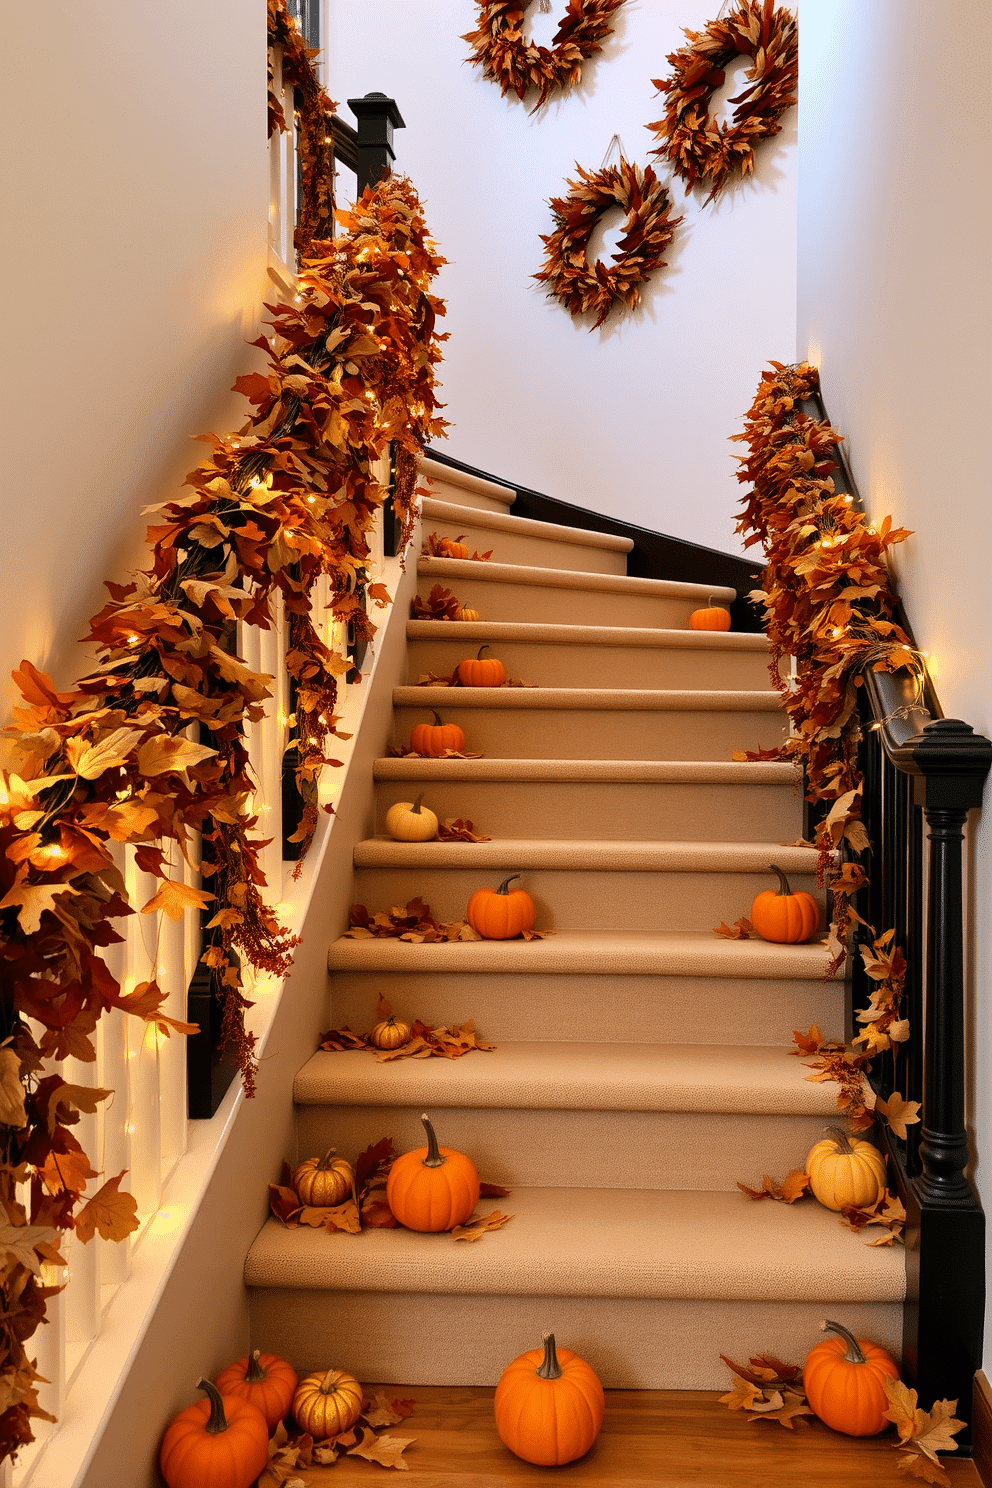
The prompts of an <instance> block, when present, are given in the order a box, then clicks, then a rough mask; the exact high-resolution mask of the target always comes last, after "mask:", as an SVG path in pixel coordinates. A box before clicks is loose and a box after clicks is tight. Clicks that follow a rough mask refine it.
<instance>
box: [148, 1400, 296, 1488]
mask: <svg viewBox="0 0 992 1488" xmlns="http://www.w3.org/2000/svg"><path fill="white" fill-rule="evenodd" d="M196 1388H197V1389H198V1390H206V1392H207V1395H208V1397H209V1398H208V1399H207V1400H198V1401H197V1402H196V1404H195V1405H191V1406H189V1407H188V1408H187V1409H186V1410H184V1411H180V1412H179V1415H178V1416H177V1417H176V1419H175V1420H174V1421H173V1422H172V1423H171V1425H170V1426H169V1427H168V1428H167V1430H166V1433H165V1435H164V1436H163V1438H162V1446H161V1448H160V1450H159V1456H158V1460H159V1466H160V1467H161V1469H162V1476H163V1478H164V1479H165V1481H166V1482H167V1483H168V1485H169V1488H204V1484H209V1485H210V1488H249V1484H251V1483H254V1481H255V1479H256V1478H257V1477H258V1475H259V1473H260V1472H261V1471H262V1468H263V1467H264V1466H265V1464H266V1463H267V1462H268V1460H269V1428H268V1426H267V1425H266V1424H265V1417H264V1416H263V1415H262V1412H261V1411H260V1410H259V1408H258V1406H257V1405H252V1403H251V1401H250V1400H239V1399H238V1397H237V1396H236V1395H224V1396H222V1395H221V1393H220V1391H219V1390H218V1389H217V1386H216V1385H214V1384H211V1382H210V1380H205V1379H199V1380H197V1382H196Z"/></svg>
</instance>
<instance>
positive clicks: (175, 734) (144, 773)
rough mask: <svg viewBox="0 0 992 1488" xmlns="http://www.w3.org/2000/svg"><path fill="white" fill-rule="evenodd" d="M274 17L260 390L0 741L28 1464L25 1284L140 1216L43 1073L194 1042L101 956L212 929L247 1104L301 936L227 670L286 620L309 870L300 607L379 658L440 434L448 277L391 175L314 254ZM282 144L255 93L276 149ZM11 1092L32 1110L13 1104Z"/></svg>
mask: <svg viewBox="0 0 992 1488" xmlns="http://www.w3.org/2000/svg"><path fill="white" fill-rule="evenodd" d="M269 18H270V25H271V39H272V40H273V41H277V42H278V43H279V44H280V45H281V46H282V47H283V51H284V69H285V73H284V75H285V76H286V78H287V80H288V81H290V82H291V83H292V85H293V87H294V88H295V89H296V90H297V97H298V98H299V99H300V103H301V125H302V131H301V133H302V138H301V143H300V148H301V165H302V175H303V195H304V200H303V201H302V203H301V213H300V227H299V229H298V233H297V243H298V245H299V246H300V247H301V249H302V250H304V257H303V259H302V261H301V267H300V272H299V275H298V279H297V284H296V293H295V295H294V296H293V297H292V298H290V299H288V300H287V301H285V302H282V303H280V304H275V305H270V306H269V307H268V309H269V311H270V312H271V318H270V321H269V325H270V327H271V334H270V335H264V336H260V337H259V338H258V340H257V342H256V343H255V344H256V345H257V346H258V347H259V348H260V350H261V351H262V352H263V353H264V354H265V355H266V357H267V359H268V360H267V364H266V365H265V369H264V370H262V371H253V372H250V373H248V374H247V375H245V376H241V377H239V378H238V379H237V381H236V383H235V389H236V390H237V391H238V392H239V393H240V394H242V395H243V396H244V397H245V398H246V400H247V403H248V405H250V413H249V415H248V416H247V418H246V421H245V422H244V424H243V425H242V427H241V428H240V429H239V430H238V431H237V432H236V433H225V434H222V435H218V434H209V435H206V436H203V437H202V440H201V442H202V444H203V445H204V446H205V447H206V449H205V456H204V458H203V459H202V461H201V462H200V463H199V464H198V465H197V467H196V468H195V469H194V470H193V471H192V472H191V473H190V474H189V476H188V477H187V479H186V483H185V486H184V488H183V490H182V491H181V492H180V493H179V494H177V495H175V496H173V497H171V498H169V499H167V500H165V501H164V502H161V503H160V504H158V505H157V506H153V507H151V508H150V510H151V511H153V512H154V513H155V516H154V517H153V519H152V522H153V524H152V525H151V526H150V527H149V528H148V533H147V536H148V543H149V548H150V553H149V557H148V560H147V564H146V566H145V567H144V569H143V570H142V571H141V572H139V573H138V574H137V575H136V576H135V577H134V578H133V580H132V581H131V582H129V583H126V584H118V583H108V585H107V590H108V598H107V602H106V603H105V604H104V606H103V608H102V609H101V610H100V611H99V613H98V614H97V615H95V616H94V617H93V619H92V621H91V627H90V631H89V634H88V636H86V637H85V640H86V642H87V643H88V647H89V650H88V653H87V654H88V655H90V656H92V657H93V665H92V670H91V671H90V672H89V673H88V674H87V675H86V676H84V677H83V678H82V679H81V680H80V681H78V682H77V683H76V684H75V686H74V687H72V688H70V689H68V690H66V691H60V690H58V689H57V688H56V687H55V686H54V685H53V683H52V681H51V679H50V678H48V677H47V676H45V675H44V673H42V672H40V671H39V670H38V669H37V668H36V667H35V666H34V665H33V664H32V663H31V662H30V661H27V660H26V661H24V662H22V663H21V665H20V667H19V668H18V669H17V671H16V672H15V673H14V676H15V680H16V682H17V683H18V686H19V688H20V691H21V695H22V699H23V702H22V705H21V706H20V707H19V708H17V709H16V710H15V714H14V717H15V726H14V727H12V728H10V729H8V730H6V731H5V733H4V736H3V738H2V740H0V916H2V949H3V965H4V978H3V986H4V1009H5V1013H4V1026H3V1034H4V1039H5V1050H4V1055H3V1059H4V1063H3V1076H2V1078H3V1087H4V1093H5V1103H6V1108H7V1112H8V1114H12V1115H13V1116H14V1118H15V1119H14V1122H13V1123H11V1124H6V1125H5V1139H4V1147H3V1155H2V1161H0V1206H2V1207H0V1220H2V1221H3V1224H4V1225H5V1226H6V1233H7V1234H8V1237H9V1238H8V1240H7V1242H6V1246H5V1249H4V1254H3V1255H2V1256H0V1262H2V1265H0V1310H2V1312H3V1315H4V1317H5V1318H6V1319H7V1326H6V1327H5V1328H4V1329H3V1331H2V1334H0V1380H2V1382H3V1392H2V1393H0V1405H2V1407H3V1408H2V1410H0V1460H6V1459H8V1458H10V1457H12V1456H13V1455H14V1454H15V1453H16V1452H17V1451H18V1449H19V1448H21V1447H23V1446H24V1445H25V1444H26V1443H28V1442H30V1441H31V1440H32V1439H33V1437H32V1428H31V1422H32V1419H39V1418H43V1417H44V1412H43V1411H41V1409H40V1408H39V1405H38V1400H37V1394H36V1387H37V1383H38V1380H39V1376H38V1375H37V1373H36V1371H35V1368H34V1365H33V1364H32V1363H31V1361H30V1358H29V1355H28V1351H27V1350H26V1348H25V1343H26V1341H27V1340H28V1339H29V1338H30V1337H31V1335H32V1334H33V1333H34V1331H35V1329H36V1328H37V1327H38V1325H39V1324H40V1323H41V1322H42V1321H43V1320H44V1317H45V1310H46V1304H47V1300H48V1298H50V1297H51V1296H52V1295H53V1293H54V1292H55V1291H57V1290H58V1288H57V1287H46V1286H43V1285H42V1283H41V1278H40V1275H39V1272H40V1266H41V1263H42V1262H44V1261H48V1262H51V1263H52V1264H53V1265H60V1264H62V1262H61V1260H60V1258H59V1253H58V1249H57V1241H58V1238H59V1235H60V1233H61V1232H63V1231H67V1230H75V1232H76V1234H77V1236H78V1238H79V1239H80V1240H81V1241H86V1240H88V1239H90V1238H91V1236H93V1235H94V1234H100V1235H102V1236H107V1237H109V1238H114V1239H120V1238H122V1237H123V1236H124V1235H127V1234H128V1233H130V1232H131V1231H133V1230H134V1229H135V1228H136V1227H137V1220H136V1217H135V1209H136V1206H135V1202H134V1200H133V1199H132V1198H131V1197H130V1196H129V1195H127V1194H126V1193H122V1192H121V1190H120V1183H121V1181H122V1179H123V1177H124V1174H123V1173H118V1174H99V1173H97V1171H96V1168H95V1164H93V1163H91V1162H90V1161H89V1159H88V1157H87V1155H86V1153H85V1152H84V1151H83V1148H82V1146H81V1144H80V1142H79V1140H78V1136H77V1131H78V1128H79V1122H80V1117H81V1113H84V1114H88V1113H89V1112H91V1111H93V1110H95V1109H96V1106H97V1105H98V1104H99V1103H101V1102H102V1101H104V1100H105V1099H106V1098H107V1096H108V1095H109V1092H107V1091H98V1090H93V1089H84V1088H83V1087H81V1086H75V1085H72V1084H69V1083H68V1082H67V1081H66V1080H65V1079H63V1077H62V1076H61V1075H59V1074H54V1073H51V1069H52V1066H53V1064H54V1063H55V1062H57V1061H61V1060H64V1059H67V1058H71V1059H73V1060H79V1061H81V1062H83V1063H87V1062H89V1063H92V1061H93V1059H94V1058H95V1041H96V1035H97V1030H98V1024H99V1022H100V1019H101V1018H102V1017H103V1016H104V1014H107V1013H112V1012H113V1011H114V1010H119V1011H121V1012H125V1013H129V1014H131V1015H132V1016H134V1017H136V1018H138V1019H140V1020H142V1022H144V1023H146V1024H148V1026H149V1031H154V1032H155V1033H156V1034H164V1035H168V1034H170V1033H172V1032H176V1031H179V1032H183V1033H185V1032H195V1031H196V1030H195V1028H194V1027H193V1025H189V1024H185V1023H182V1022H180V1021H179V1020H176V1019H173V1018H170V1017H169V1016H168V1015H167V1014H166V1013H165V1011H164V1007H163V1004H164V1001H165V992H164V990H163V989H162V987H160V986H159V984H158V983H157V982H156V981H154V980H150V981H145V982H142V983H140V984H139V985H138V986H137V987H134V988H130V987H129V988H128V989H127V990H126V991H125V990H124V989H123V988H122V987H121V986H120V984H119V983H118V980H117V978H116V976H115V975H114V973H113V971H112V970H111V967H110V965H108V961H107V960H106V959H104V955H105V952H106V950H107V948H109V947H113V946H114V945H115V944H116V943H119V942H120V940H121V935H120V933H119V930H118V928H116V926H117V923H118V922H119V921H120V920H121V918H122V917H124V916H126V915H131V914H134V913H136V912H141V913H143V914H146V915H151V914H156V913H162V914H164V915H165V916H167V917H168V918H169V919H171V920H176V921H178V920H180V919H181V918H182V916H183V914H184V913H185V911H186V910H187V909H191V910H193V912H194V913H196V914H199V913H200V912H201V911H202V910H204V909H206V911H207V917H208V920H209V923H208V926H207V931H206V941H207V945H206V949H205V951H204V956H203V960H204V963H205V965H206V967H207V968H208V969H209V972H210V977H211V982H212V988H213V992H214V993H215V995H216V999H217V1004H218V1006H219V1008H220V1009H221V1011H222V1030H221V1042H222V1043H223V1044H225V1045H226V1046H227V1047H228V1048H229V1049H230V1050H232V1051H233V1053H234V1055H235V1056H236V1057H237V1059H238V1061H239V1063H240V1066H241V1071H242V1076H243V1080H244V1085H245V1088H246V1091H247V1092H248V1093H250V1092H251V1090H252V1087H253V1081H254V1076H255V1056H254V1038H253V1035H252V1034H251V1033H250V1032H249V1031H248V1030H247V1029H246V1025H245V1021H244V1015H245V1011H246V1009H247V1008H248V1006H250V1004H249V1003H248V1002H247V999H246V998H245V995H244V991H243V987H242V981H241V972H240V967H241V965H242V964H243V963H246V964H248V965H250V966H251V967H252V968H253V969H254V970H256V971H259V972H262V973H266V974H270V975H276V976H280V975H283V974H284V973H285V971H286V970H287V968H288V966H289V964H290V962H291V960H292V953H293V950H294V947H295V944H296V941H295V939H294V937H293V936H292V935H290V934H289V933H288V932H287V931H286V929H285V928H284V927H283V926H282V925H281V924H280V922H279V919H278V916H277V915H276V913H275V912H274V910H272V909H271V908H270V907H269V906H268V905H267V903H266V902H265V899H264V898H263V889H264V886H265V879H264V875H263V873H262V871H261V868H260V863H259V849H260V848H261V847H262V846H263V845H264V842H263V840H262V832H261V830H260V829H259V823H258V820H257V817H256V815H255V812H256V810H257V807H255V806H254V805H253V800H254V793H255V779H254V776H253V774H252V769H251V765H250V762H249V757H248V751H247V734H246V731H247V729H248V726H249V725H250V724H253V723H256V722H258V721H259V720H260V719H261V718H262V717H263V715H264V711H265V703H266V700H267V699H269V698H270V697H271V684H272V678H271V677H270V676H268V675H266V674H264V673H260V672H257V671H255V670H253V669H252V668H251V667H250V666H248V665H247V664H246V662H245V661H244V660H243V659H242V658H241V657H240V656H239V655H238V654H237V647H238V644H239V642H238V637H239V635H244V634H245V632H246V629H247V628H248V627H252V626H254V627H259V628H263V629H268V628H269V626H270V624H271V619H272V613H273V609H274V607H275V605H276V604H277V603H278V604H279V605H280V606H283V607H284V609H285V613H286V614H287V615H288V617H289V620H288V650H287V655H286V668H287V670H288V672H289V674H290V676H291V677H292V680H293V684H294V696H295V710H294V713H295V739H294V743H295V745H296V751H297V766H296V781H297V785H298V788H299V790H300V794H301V797H302V798H303V801H304V811H303V820H302V822H301V828H300V831H299V833H298V834H297V840H298V841H300V842H301V843H302V845H303V848H304V849H305V848H306V846H307V843H308V842H309V840H310V837H311V836H312V833H313V830H314V827H315V826H316V822H317V816H318V803H317V781H318V777H319V775H320V772H321V770H322V769H323V768H324V767H325V766H326V765H335V764H337V763H338V761H336V760H333V759H331V758H329V757H328V752H327V747H328V742H329V740H330V739H331V738H332V737H333V736H335V735H336V734H338V719H337V717H336V715H335V711H334V703H335V696H336V688H337V679H338V678H339V677H340V676H342V675H344V674H346V673H347V672H348V670H349V667H350V662H349V659H348V658H347V657H346V656H344V655H340V654H336V653H335V652H333V651H331V650H330V649H328V647H326V646H325V645H324V643H323V642H322V640H321V639H320V636H319V635H318V632H317V629H316V628H315V624H314V612H313V605H314V594H315V586H316V585H317V584H318V581H320V583H321V585H322V586H323V585H324V584H325V583H326V585H327V588H328V591H329V595H330V612H331V615H332V616H333V618H334V619H335V620H336V621H339V622H342V625H344V624H348V623H351V624H352V626H353V629H354V630H355V632H356V634H357V636H358V638H359V639H368V638H369V637H370V636H371V634H372V632H373V630H374V627H373V625H372V623H371V621H370V620H369V617H368V615H367V614H366V610H365V607H364V605H363V603H362V591H363V587H364V588H365V593H366V594H367V597H368V599H369V600H371V602H372V603H373V604H375V605H382V604H386V603H388V601H389V594H388V593H387V591H386V590H385V588H384V587H383V586H382V585H381V584H378V583H372V584H370V585H367V586H366V584H365V581H366V577H367V573H368V564H369V561H370V546H369V537H370V534H371V531H372V527H373V523H374V522H375V521H376V520H377V517H378V513H379V510H380V508H381V507H382V505H383V503H384V501H385V500H386V499H387V492H386V491H385V490H384V489H382V488H380V487H379V486H378V485H377V484H376V483H375V482H374V481H373V480H371V479H370V476H369V472H370V470H371V469H374V468H376V465H377V462H378V461H379V459H380V458H381V457H383V456H385V454H386V453H387V451H388V448H389V446H390V445H391V444H392V446H393V448H394V450H395V453H396V484H397V492H398V496H397V498H396V502H395V505H396V507H397V516H398V518H399V519H400V521H401V523H402V524H403V526H404V528H407V527H408V526H409V522H410V515H411V510H412V506H413V504H414V503H413V491H414V487H415V482H414V481H413V480H412V479H411V472H412V471H413V469H414V463H415V456H416V455H417V454H418V453H419V451H420V450H421V449H422V448H423V447H424V446H425V444H426V443H428V442H429V440H430V439H431V438H434V437H437V436H438V435H440V434H441V433H442V431H443V427H444V425H443V421H442V420H440V419H439V418H438V416H437V408H438V405H437V403H436V400H435V395H434V369H435V366H436V364H437V362H438V360H439V358H440V341H441V337H440V336H439V334H438V333H437V331H436V329H435V327H436V322H437V319H438V317H439V316H440V315H441V314H443V310H444V307H443V305H442V303H441V302H440V301H439V300H438V299H436V298H435V297H434V296H433V295H432V294H431V292H430V290H431V284H432V281H433V280H434V278H435V276H436V274H437V272H438V270H439V269H440V266H441V263H442V260H441V259H440V258H439V257H438V256H437V255H436V253H435V251H434V244H433V242H432V240H431V239H430V237H429V234H428V231H427V227H426V223H425V221H424V217H423V213H422V210H421V207H420V203H419V201H418V198H417V195H416V193H415V191H414V190H413V187H412V186H411V185H410V183H409V182H408V181H406V180H404V179H403V178H401V177H398V176H392V177H390V178H389V179H388V180H386V181H385V182H382V183H380V184H379V185H378V186H377V187H376V188H375V189H374V190H372V189H370V190H367V191H366V192H364V194H363V195H362V197H361V199H360V200H359V201H358V202H357V203H356V205H355V206H354V208H352V209H351V210H350V211H347V212H343V213H339V214H338V221H339V223H340V225H341V229H342V230H341V232H340V235H339V236H338V237H336V238H333V239H331V238H330V236H329V229H330V206H331V195H330V192H331V177H330V161H331V147H330V146H329V144H328V140H327V136H329V134H330V131H329V129H328V127H327V124H328V117H329V114H330V113H331V112H332V111H333V105H332V104H331V103H330V100H329V99H327V97H326V94H324V93H322V91H321V90H320V88H319V84H318V82H317V79H316V74H315V72H314V70H313V67H312V63H311V60H310V58H309V57H308V55H307V50H306V48H305V47H304V46H303V45H302V41H301V38H300V37H299V34H298V32H297V31H296V28H295V27H294V26H293V25H292V24H291V22H290V20H289V17H288V13H287V11H286V8H285V5H284V4H283V3H282V0H270V4H269ZM280 119H282V121H281V123H280ZM286 124H287V121H286V120H285V119H284V118H282V116H281V109H278V110H277V109H276V108H274V107H273V100H272V99H271V98H270V127H271V128H272V129H274V130H276V129H280V128H282V127H284V126H286ZM315 234H316V235H315ZM149 292H150V293H151V292H153V291H151V290H150V291H149ZM322 603H323V601H322ZM192 733H195V734H196V738H192V737H187V735H189V734H192ZM125 848H126V849H127V850H128V852H129V853H130V854H131V855H132V857H133V862H134V864H135V866H136V867H137V869H138V870H140V871H139V873H138V876H137V881H138V882H140V881H141V880H142V875H143V874H150V875H153V876H154V877H155V878H157V879H158V881H159V882H158V884H157V885H156V888H157V892H155V893H154V894H152V895H151V896H150V897H148V898H147V901H146V902H143V903H141V904H139V905H132V904H130V903H129V902H128V891H127V887H126V880H125V874H124V873H123V872H122V871H121V867H120V866H119V864H118V857H119V855H120V853H121V852H122V851H123V850H124V849H125ZM170 851H171V853H172V855H173V859H172V861H170V856H169V854H170ZM201 875H202V877H201ZM152 938H154V937H152ZM12 1079H13V1080H14V1081H15V1082H17V1083H20V1085H21V1086H22V1090H23V1102H20V1101H18V1100H15V1099H12V1098H11V1095H10V1091H9V1088H8V1086H9V1082H10V1081H11V1080H12ZM87 1102H90V1103H92V1104H90V1105H87ZM22 1104H23V1112H22V1110H21V1106H22ZM136 1119H141V1118H140V1117H139V1118H136ZM139 1147H140V1141H139ZM93 1183H96V1185H97V1187H96V1189H95V1191H94V1190H92V1188H91V1185H92V1184H93ZM14 1231H16V1232H17V1233H16V1234H13V1233H11V1232H14ZM33 1352H36V1351H35V1350H32V1353H33Z"/></svg>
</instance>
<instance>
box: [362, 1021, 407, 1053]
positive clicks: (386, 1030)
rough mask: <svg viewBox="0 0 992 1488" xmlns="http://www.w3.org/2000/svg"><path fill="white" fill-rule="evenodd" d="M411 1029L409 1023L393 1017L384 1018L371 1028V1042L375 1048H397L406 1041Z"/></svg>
mask: <svg viewBox="0 0 992 1488" xmlns="http://www.w3.org/2000/svg"><path fill="white" fill-rule="evenodd" d="M412 1032H413V1029H412V1028H411V1027H410V1024H409V1023H399V1022H397V1020H396V1019H395V1018H386V1019H385V1021H384V1022H382V1023H377V1024H376V1025H375V1027H374V1028H373V1030H372V1042H373V1043H374V1044H375V1046H376V1048H377V1049H399V1048H402V1046H403V1045H404V1044H405V1043H407V1042H408V1040H409V1038H410V1034H411V1033H412Z"/></svg>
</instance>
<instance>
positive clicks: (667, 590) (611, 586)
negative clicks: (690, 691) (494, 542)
mask: <svg viewBox="0 0 992 1488" xmlns="http://www.w3.org/2000/svg"><path fill="white" fill-rule="evenodd" d="M417 572H418V574H423V575H424V576H425V577H427V578H434V579H439V580H445V579H448V580H450V579H482V580H484V581H485V582H486V583H491V584H500V583H502V584H533V585H539V586H545V587H550V588H554V589H595V590H599V591H600V592H601V593H605V594H645V595H648V596H649V597H652V598H656V599H688V600H693V601H695V602H696V603H697V604H703V605H705V604H706V603H707V601H708V600H709V599H717V600H722V601H723V602H724V603H726V604H730V603H731V602H732V601H733V600H734V599H735V598H736V597H737V590H736V589H728V588H723V587H721V586H720V585H716V586H711V585H708V584H683V583H680V582H678V581H677V580H675V579H642V578H635V577H634V576H632V575H630V574H604V573H587V572H585V571H584V570H581V569H568V568H538V567H532V566H531V565H529V564H523V563H496V562H494V561H493V560H492V559H490V560H488V561H486V562H485V563H480V562H479V561H478V559H473V558H433V557H431V556H430V555H429V554H421V556H420V558H419V559H418V561H417ZM447 623H450V622H447ZM707 633H708V632H705V631H693V632H692V634H694V635H705V634H707ZM709 633H710V634H715V633H716V632H709ZM723 633H724V634H733V632H723ZM738 634H743V632H738ZM761 639H762V641H764V640H765V638H764V636H762V637H761ZM765 644H767V642H765Z"/></svg>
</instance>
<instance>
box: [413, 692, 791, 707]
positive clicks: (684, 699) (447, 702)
mask: <svg viewBox="0 0 992 1488" xmlns="http://www.w3.org/2000/svg"><path fill="white" fill-rule="evenodd" d="M445 706H446V707H449V708H450V707H458V708H492V709H500V710H504V709H505V710H507V711H513V710H518V709H521V710H531V709H533V710H540V709H542V708H547V709H567V710H568V711H570V712H580V711H582V710H585V709H588V710H590V711H597V710H602V711H603V712H618V713H627V712H631V713H652V712H656V713H683V712H684V713H779V712H782V711H783V710H782V700H781V698H780V697H779V695H778V693H777V692H775V691H773V690H772V689H771V688H766V689H762V691H760V692H748V691H744V690H733V691H732V690H729V689H723V690H722V691H721V690H718V689H716V688H714V689H713V690H712V691H705V690H699V691H696V690H694V689H693V690H690V689H689V688H681V689H680V688H673V687H665V688H661V687H456V688H451V687H394V688H393V707H394V708H422V709H431V708H441V707H445Z"/></svg>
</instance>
